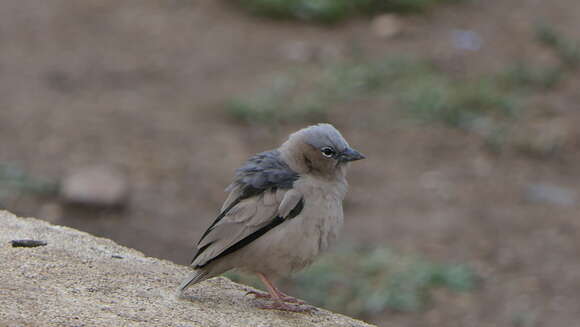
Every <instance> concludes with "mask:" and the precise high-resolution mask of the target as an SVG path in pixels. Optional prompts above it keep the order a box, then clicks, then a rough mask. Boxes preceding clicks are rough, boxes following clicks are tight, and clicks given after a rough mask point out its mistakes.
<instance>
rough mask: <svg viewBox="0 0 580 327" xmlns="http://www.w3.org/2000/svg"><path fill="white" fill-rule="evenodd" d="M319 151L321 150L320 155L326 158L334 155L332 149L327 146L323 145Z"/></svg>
mask: <svg viewBox="0 0 580 327" xmlns="http://www.w3.org/2000/svg"><path fill="white" fill-rule="evenodd" d="M320 152H322V155H323V156H325V157H327V158H332V156H333V155H334V149H333V148H331V147H329V146H325V147H324V148H322V149H320Z"/></svg>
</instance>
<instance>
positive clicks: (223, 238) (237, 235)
mask: <svg viewBox="0 0 580 327" xmlns="http://www.w3.org/2000/svg"><path fill="white" fill-rule="evenodd" d="M303 206H304V200H303V197H302V194H300V193H299V192H298V191H296V190H294V189H290V190H283V189H272V190H267V191H265V192H262V193H260V194H259V195H256V196H253V197H251V198H246V199H244V200H241V201H239V202H238V203H237V204H236V205H234V206H233V207H232V208H231V209H230V210H229V211H228V212H227V213H226V214H225V215H224V216H223V218H222V219H220V220H219V221H218V222H217V223H215V224H214V225H213V226H212V227H210V229H208V231H207V232H206V233H205V236H204V237H203V238H202V239H201V240H200V242H199V243H198V245H197V248H198V252H197V254H196V255H195V257H194V259H193V261H192V265H193V266H194V267H195V268H202V267H204V266H205V265H207V264H209V263H210V262H212V261H214V260H217V259H219V258H221V257H223V256H226V255H228V254H230V253H233V252H235V251H237V250H239V249H241V248H243V247H244V246H246V245H248V244H250V243H251V242H253V241H254V240H256V239H257V238H259V237H260V236H262V235H264V234H265V233H267V232H268V231H269V230H271V229H272V228H274V227H276V226H278V225H280V224H282V223H283V222H284V221H285V220H286V219H291V218H294V217H295V216H296V215H298V213H299V212H300V211H301V210H302V207H303Z"/></svg>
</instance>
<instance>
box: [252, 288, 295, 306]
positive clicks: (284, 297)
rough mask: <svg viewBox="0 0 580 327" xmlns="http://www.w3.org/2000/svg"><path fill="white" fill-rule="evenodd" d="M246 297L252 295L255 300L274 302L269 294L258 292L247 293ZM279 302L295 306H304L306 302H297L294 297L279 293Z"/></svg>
mask: <svg viewBox="0 0 580 327" xmlns="http://www.w3.org/2000/svg"><path fill="white" fill-rule="evenodd" d="M246 295H253V296H254V297H255V298H257V299H269V300H276V299H275V298H274V297H273V296H272V295H271V294H270V293H266V292H260V291H254V290H251V291H247V292H246ZM280 300H281V301H283V302H287V303H296V304H306V302H304V301H302V300H299V299H297V298H295V297H292V296H290V295H286V294H284V293H280Z"/></svg>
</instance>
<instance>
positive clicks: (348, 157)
mask: <svg viewBox="0 0 580 327" xmlns="http://www.w3.org/2000/svg"><path fill="white" fill-rule="evenodd" d="M364 158H366V157H365V156H364V154H362V153H360V152H358V151H357V150H355V149H351V148H347V149H346V150H344V151H342V153H341V154H339V156H338V160H339V161H342V162H348V161H356V160H361V159H364Z"/></svg>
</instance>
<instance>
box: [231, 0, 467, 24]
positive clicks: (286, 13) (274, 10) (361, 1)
mask: <svg viewBox="0 0 580 327" xmlns="http://www.w3.org/2000/svg"><path fill="white" fill-rule="evenodd" d="M460 1H465V0H388V1H385V0H238V1H237V3H238V4H239V5H240V6H241V7H242V8H244V9H246V10H248V11H249V12H251V13H254V14H257V15H260V16H265V17H270V18H276V19H297V20H303V21H313V22H318V23H327V24H331V23H337V22H339V21H342V20H344V19H346V18H349V17H352V16H356V15H360V14H367V15H375V14H379V13H383V12H395V13H413V12H422V11H425V10H427V9H428V8H430V7H432V6H433V5H436V4H439V3H445V2H449V3H452V2H460Z"/></svg>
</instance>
